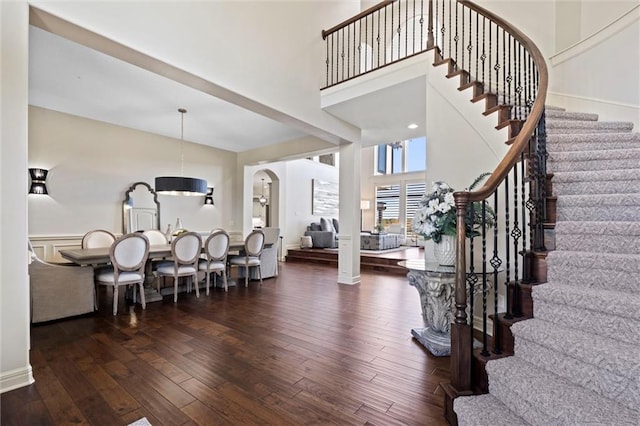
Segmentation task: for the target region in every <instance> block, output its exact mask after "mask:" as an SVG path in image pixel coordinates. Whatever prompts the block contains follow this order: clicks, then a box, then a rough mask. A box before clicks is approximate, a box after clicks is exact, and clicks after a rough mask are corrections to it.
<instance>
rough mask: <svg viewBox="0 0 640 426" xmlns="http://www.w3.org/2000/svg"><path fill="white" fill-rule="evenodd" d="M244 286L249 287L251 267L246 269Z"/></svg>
mask: <svg viewBox="0 0 640 426" xmlns="http://www.w3.org/2000/svg"><path fill="white" fill-rule="evenodd" d="M244 286H245V287H249V265H247V266H245V267H244Z"/></svg>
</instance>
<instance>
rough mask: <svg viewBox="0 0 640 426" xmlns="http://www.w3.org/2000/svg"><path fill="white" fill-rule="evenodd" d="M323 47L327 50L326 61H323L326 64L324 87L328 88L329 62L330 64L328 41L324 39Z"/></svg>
mask: <svg viewBox="0 0 640 426" xmlns="http://www.w3.org/2000/svg"><path fill="white" fill-rule="evenodd" d="M324 45H325V47H326V50H327V56H326V58H327V59H326V60H325V62H326V63H327V74H326V80H327V81H326V86H327V87H328V86H329V62H330V61H329V40H326V39H325V42H324Z"/></svg>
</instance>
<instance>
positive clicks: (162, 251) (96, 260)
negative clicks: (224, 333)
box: [59, 240, 273, 302]
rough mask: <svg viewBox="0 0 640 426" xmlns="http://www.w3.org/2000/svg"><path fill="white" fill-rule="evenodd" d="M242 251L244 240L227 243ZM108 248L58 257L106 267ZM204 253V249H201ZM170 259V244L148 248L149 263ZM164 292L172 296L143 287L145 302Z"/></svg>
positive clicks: (169, 289) (159, 297)
mask: <svg viewBox="0 0 640 426" xmlns="http://www.w3.org/2000/svg"><path fill="white" fill-rule="evenodd" d="M272 245H273V244H267V243H265V245H264V247H265V248H268V247H271V246H272ZM242 249H244V240H231V241H229V252H240V251H241V250H242ZM109 250H110V247H99V248H72V249H63V250H60V251H59V253H60V256H62V257H63V258H65V259H67V260H70V261H71V262H73V263H75V264H78V265H91V266H102V265H108V264H109V262H110V261H111V258H110V257H109ZM203 251H204V247H203ZM169 257H171V244H161V245H151V246H149V261H151V260H158V259H165V258H169ZM217 281H218V282H217V283H216V284H217V285H216V286H217V287H222V285H223V284H222V282H221V281H222V280H217ZM227 281H228V286H229V287H233V286H235V285H236V283H235V281H234V280H232V279H228V280H227ZM165 291H166V292H171V294H173V293H172V292H173V287H165V288H163V291H162V294H161V293H159V292H158V291H157V289H155V288H153V286H145V301H146V302H156V301H160V300H162V296H163V295H164V293H165Z"/></svg>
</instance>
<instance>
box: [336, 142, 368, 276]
mask: <svg viewBox="0 0 640 426" xmlns="http://www.w3.org/2000/svg"><path fill="white" fill-rule="evenodd" d="M361 155H362V154H361V152H360V144H355V143H348V144H344V145H341V146H340V172H339V173H340V232H339V234H340V239H339V241H338V283H339V284H357V283H359V282H360V170H361V168H360V163H361Z"/></svg>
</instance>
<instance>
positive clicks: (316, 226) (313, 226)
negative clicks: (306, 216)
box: [309, 222, 322, 231]
mask: <svg viewBox="0 0 640 426" xmlns="http://www.w3.org/2000/svg"><path fill="white" fill-rule="evenodd" d="M309 231H322V227H321V226H320V224H319V223H317V222H313V223H311V225H309Z"/></svg>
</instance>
